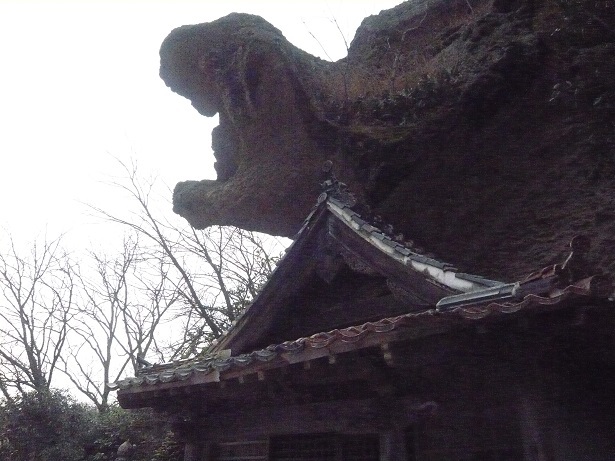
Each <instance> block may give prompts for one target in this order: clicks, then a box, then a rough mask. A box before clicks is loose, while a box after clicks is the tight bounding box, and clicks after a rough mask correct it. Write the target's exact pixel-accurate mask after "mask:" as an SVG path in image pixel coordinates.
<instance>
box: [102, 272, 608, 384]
mask: <svg viewBox="0 0 615 461" xmlns="http://www.w3.org/2000/svg"><path fill="white" fill-rule="evenodd" d="M547 269H549V270H545V271H542V272H541V273H538V274H539V275H538V276H536V277H535V278H531V279H528V280H536V279H546V278H548V277H551V276H552V275H553V274H552V272H553V270H552V269H550V268H547ZM523 283H524V282H521V284H523ZM611 290H612V284H611V281H610V279H609V278H607V277H604V276H600V275H597V276H593V277H588V278H585V279H582V280H580V281H578V282H576V283H573V284H570V285H568V286H566V287H564V288H557V287H556V288H552V289H550V290H549V291H548V292H547V293H543V294H536V293H528V294H526V295H525V296H523V298H521V299H516V300H513V301H492V302H488V303H482V304H480V303H477V304H473V305H466V306H462V307H456V308H453V309H450V310H446V311H440V310H438V309H428V310H425V311H422V312H413V313H408V314H404V315H399V316H396V317H389V318H383V319H381V320H379V321H376V322H367V323H364V324H362V325H357V326H352V327H348V328H342V329H335V330H331V331H328V332H322V333H317V334H315V335H312V336H309V337H305V338H299V339H296V340H294V341H287V342H284V343H281V344H274V345H271V346H269V347H267V348H265V349H260V350H256V351H253V352H250V353H248V354H242V355H238V356H235V357H220V356H217V357H213V356H209V357H203V358H194V359H191V360H186V361H183V362H174V363H168V364H161V365H154V366H152V367H149V368H146V369H143V370H142V372H141V373H140V375H139V376H137V377H132V378H126V379H123V380H121V381H118V382H117V383H113V384H111V385H110V387H111V388H112V390H116V389H120V391H122V390H134V391H137V390H138V389H141V388H143V389H144V390H145V389H148V388H149V387H147V386H159V385H163V384H165V383H173V382H179V381H187V380H190V381H198V383H205V382H215V381H220V380H221V379H224V378H225V375H226V374H230V373H232V372H240V373H241V371H245V372H246V374H247V373H256V372H258V371H259V370H262V369H266V368H276V367H282V366H286V365H288V364H290V363H297V362H303V361H308V360H313V359H315V358H319V357H323V356H328V355H332V354H336V353H342V352H347V351H351V350H355V349H361V348H364V347H370V346H376V345H379V344H384V343H386V342H389V341H394V340H400V339H404V338H406V337H408V338H410V337H411V338H416V337H420V336H425V335H429V334H432V333H434V332H437V331H439V329H441V328H442V327H448V326H453V325H455V324H458V323H460V322H462V323H463V322H466V321H471V322H476V321H481V320H482V319H484V318H486V317H488V316H493V317H495V316H504V315H506V314H514V313H517V312H520V311H522V310H530V309H533V310H538V309H541V308H548V307H554V306H555V307H557V306H561V305H563V304H564V302H565V301H567V300H572V299H575V298H579V299H582V298H602V299H604V298H606V297H607V296H608V295H609V294H610V292H611ZM397 333H399V334H397ZM234 374H236V373H234ZM190 384H192V382H189V383H186V385H190Z"/></svg>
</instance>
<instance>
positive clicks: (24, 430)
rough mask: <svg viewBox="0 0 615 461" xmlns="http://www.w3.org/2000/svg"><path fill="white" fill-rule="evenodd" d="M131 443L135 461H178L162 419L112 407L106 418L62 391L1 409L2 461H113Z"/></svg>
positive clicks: (30, 396)
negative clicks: (119, 448) (119, 449)
mask: <svg viewBox="0 0 615 461" xmlns="http://www.w3.org/2000/svg"><path fill="white" fill-rule="evenodd" d="M126 440H129V441H130V443H132V444H133V445H134V447H135V449H134V451H133V454H132V456H131V457H130V460H131V461H176V460H180V459H182V449H181V445H180V444H179V443H178V441H177V440H176V437H175V435H174V433H173V432H172V431H171V430H170V429H169V427H168V424H166V422H165V421H164V418H161V417H160V416H157V415H155V414H153V413H152V412H151V411H149V410H139V411H126V410H123V409H121V408H119V407H117V406H112V407H110V408H109V410H108V411H106V412H104V413H98V412H97V411H96V410H94V409H93V408H91V407H89V406H86V405H82V404H80V403H77V402H75V401H74V400H73V399H72V398H71V397H69V396H67V395H66V394H65V393H63V392H60V391H51V392H49V393H44V394H38V393H34V392H32V393H29V394H25V395H24V396H22V397H20V398H18V399H16V400H15V401H13V402H4V403H1V404H0V459H1V460H3V461H52V460H53V461H56V460H62V461H113V460H115V459H116V457H117V449H118V447H119V446H120V444H122V443H123V442H124V441H126Z"/></svg>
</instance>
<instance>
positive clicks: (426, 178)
mask: <svg viewBox="0 0 615 461" xmlns="http://www.w3.org/2000/svg"><path fill="white" fill-rule="evenodd" d="M614 30H615V6H614V5H613V3H612V2H609V1H594V0H592V1H589V0H573V1H563V0H544V1H540V2H538V1H535V0H470V1H467V0H422V1H409V2H406V3H403V4H401V5H399V6H398V7H396V8H393V9H391V10H388V11H384V12H382V13H381V14H380V15H377V16H371V17H369V18H366V19H365V20H364V21H363V24H362V25H361V27H360V28H359V30H358V31H357V35H356V37H355V39H354V40H353V42H352V43H351V45H350V49H349V53H348V56H347V57H346V58H345V59H343V60H341V61H338V62H335V63H330V62H325V61H322V60H320V59H318V58H315V57H313V56H311V55H308V54H307V53H305V52H303V51H301V50H299V49H297V48H296V47H294V46H293V45H291V44H290V43H289V42H288V41H286V39H285V38H284V37H283V36H282V34H281V33H280V31H278V30H277V29H276V28H274V27H273V26H271V25H270V24H269V23H267V22H266V21H264V20H263V19H261V18H258V17H255V16H250V15H244V14H232V15H229V16H227V17H225V18H222V19H219V20H217V21H213V22H211V23H207V24H200V25H193V26H183V27H180V28H178V29H176V30H174V31H173V32H172V33H171V34H170V35H169V37H168V38H167V39H166V40H165V41H164V43H163V45H162V48H161V52H160V53H161V71H160V72H161V76H162V78H163V79H164V81H165V82H166V83H167V85H168V86H170V87H171V89H172V90H173V91H175V92H177V93H179V94H181V95H183V96H185V97H187V98H189V99H190V100H191V101H192V104H193V105H194V107H195V108H196V109H197V110H198V111H199V112H200V113H201V114H203V115H205V116H212V115H214V114H216V113H218V114H219V117H220V126H219V127H217V128H216V130H215V132H214V134H213V147H214V151H215V156H216V160H217V162H216V171H217V174H218V179H217V180H216V181H186V182H183V183H180V184H178V185H177V187H176V189H175V193H174V208H175V211H176V212H177V213H179V214H180V215H182V216H184V217H185V218H186V219H187V220H188V221H189V222H190V223H191V224H192V225H194V226H195V227H206V226H208V225H214V224H230V225H236V226H239V227H243V228H247V229H254V230H259V231H264V232H268V233H273V234H278V235H287V236H291V235H293V233H294V232H295V231H296V230H297V229H298V227H299V226H300V224H301V222H302V220H303V218H304V217H305V215H306V214H307V213H308V212H309V209H310V208H311V206H312V205H313V204H314V202H315V199H316V197H317V195H318V193H319V183H320V181H321V180H322V171H321V165H322V164H323V163H324V162H325V161H326V160H331V161H332V162H333V170H334V172H335V174H336V176H337V177H338V178H340V179H341V180H342V181H344V182H345V183H347V184H348V185H349V188H350V189H351V190H352V191H353V192H354V193H355V195H356V196H357V198H358V200H359V201H360V202H361V203H363V204H366V205H368V206H369V209H370V213H372V214H373V215H379V216H381V217H382V220H383V221H384V222H387V223H390V224H392V225H393V228H394V232H395V233H396V234H397V233H403V234H404V235H405V236H406V237H407V238H411V239H413V240H414V241H415V242H416V243H417V244H419V245H421V246H423V247H425V248H428V249H429V250H430V251H433V252H434V253H435V254H436V255H437V256H438V257H439V258H441V259H445V260H447V261H449V262H451V263H453V264H456V265H457V266H458V267H460V269H465V270H471V271H472V272H475V273H483V274H485V275H490V276H497V277H500V278H515V277H519V276H520V275H521V274H523V273H525V272H528V271H530V270H532V269H535V268H536V267H540V266H541V265H547V264H551V263H554V262H560V261H561V260H562V257H563V255H564V254H565V253H566V251H567V249H566V247H565V245H566V244H567V242H569V241H570V239H571V237H572V236H574V235H577V234H585V235H588V236H589V237H590V238H591V239H592V241H593V245H592V249H591V252H590V255H589V259H590V260H592V261H595V262H596V263H597V264H599V265H601V266H602V267H603V268H604V269H605V270H608V271H611V272H612V271H614V270H615V263H614V261H615V257H614V256H615V252H614V251H613V250H615V59H613V56H615V32H613V31H614Z"/></svg>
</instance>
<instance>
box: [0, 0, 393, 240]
mask: <svg viewBox="0 0 615 461" xmlns="http://www.w3.org/2000/svg"><path fill="white" fill-rule="evenodd" d="M399 3H401V2H400V1H399V0H380V1H377V0H311V1H290V0H286V1H282V0H281V1H274V0H263V1H254V0H253V1H237V0H226V1H210V0H200V1H183V2H182V1H145V0H142V1H136V0H135V1H130V2H129V1H113V0H108V1H106V2H94V1H87V0H82V1H73V2H68V1H64V2H56V1H44V2H42V1H41V2H33V1H23V0H22V1H7V0H0V56H1V59H2V63H1V65H0V69H1V73H0V153H1V155H2V164H1V165H0V194H1V197H2V198H1V200H0V226H3V227H4V228H6V229H8V230H9V231H10V232H11V233H12V234H14V235H20V236H30V235H32V236H34V235H35V234H37V233H41V232H43V231H44V230H45V229H46V228H47V229H48V230H47V232H48V233H50V234H52V235H56V234H58V233H60V232H67V236H66V238H65V240H66V239H69V240H70V239H72V240H73V241H75V242H85V241H87V240H88V239H92V238H93V239H97V238H99V237H98V236H97V234H96V227H95V226H92V224H91V221H92V220H91V218H88V217H87V216H85V214H84V206H83V205H82V204H81V202H87V203H92V204H94V205H97V206H101V207H104V208H107V209H109V208H112V209H119V208H121V207H122V206H123V203H122V202H121V201H120V200H118V199H117V197H114V194H113V192H112V191H110V189H109V186H107V185H105V184H104V183H105V182H106V181H108V179H109V176H110V175H113V174H117V173H119V170H118V168H117V165H116V163H115V161H114V160H113V157H118V158H120V159H122V160H123V161H130V158H131V157H133V158H136V159H138V162H139V167H140V170H141V171H142V172H144V173H145V172H151V173H154V174H156V175H157V176H158V177H159V179H160V181H162V182H164V183H166V184H168V185H169V187H171V188H172V187H173V185H174V184H175V183H176V182H177V181H180V180H186V179H205V178H208V179H214V178H215V174H214V171H213V155H212V154H211V148H210V144H211V129H212V128H213V127H214V126H215V125H216V124H217V120H216V119H215V118H214V119H207V118H205V117H202V116H200V115H199V114H198V113H197V112H196V111H195V110H194V109H193V108H192V107H191V106H190V103H189V101H188V100H186V99H184V98H182V97H181V96H178V95H176V94H174V93H173V92H171V91H170V90H169V89H168V88H166V87H165V85H164V83H163V82H162V80H160V78H159V77H158V66H159V57H158V50H159V47H160V44H161V42H162V40H163V39H164V38H165V37H166V35H167V34H168V33H169V32H170V31H171V30H172V29H173V28H175V27H178V26H180V25H183V24H195V23H201V22H209V21H212V20H214V19H217V18H219V17H222V16H224V15H226V14H228V13H230V12H233V11H237V12H247V13H253V14H258V15H260V16H262V17H264V18H265V19H267V20H268V21H269V22H271V23H272V24H273V25H275V26H276V27H277V28H279V29H280V30H281V31H282V32H283V33H284V35H285V36H286V38H287V39H289V40H290V41H291V42H292V43H294V44H295V45H297V46H298V47H300V48H302V49H304V50H306V51H308V52H310V53H312V54H315V55H319V56H321V57H322V58H323V59H326V56H324V53H323V50H322V49H321V47H320V45H319V44H318V43H317V42H316V40H315V39H314V38H313V37H312V36H311V35H310V33H312V34H313V35H314V36H316V37H317V38H318V40H319V41H320V42H321V43H322V45H323V47H324V48H325V49H326V52H327V54H328V55H329V56H330V57H331V58H332V59H333V60H337V59H340V58H342V57H343V56H344V55H345V53H346V50H345V46H344V41H343V39H342V37H341V36H340V33H339V31H338V30H337V28H336V26H335V25H334V24H333V22H332V19H333V18H335V20H336V21H337V22H338V24H339V26H340V28H341V29H342V31H343V33H344V35H345V36H346V39H347V40H348V41H349V42H350V40H351V39H352V37H353V36H354V32H355V30H356V28H357V27H358V25H359V24H360V22H361V20H362V19H363V18H364V17H366V16H369V15H371V14H376V13H378V12H379V11H380V10H382V9H387V8H390V7H392V6H394V5H396V4H399ZM168 198H170V197H168Z"/></svg>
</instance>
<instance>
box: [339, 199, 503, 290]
mask: <svg viewBox="0 0 615 461" xmlns="http://www.w3.org/2000/svg"><path fill="white" fill-rule="evenodd" d="M327 208H328V210H329V211H330V212H331V213H332V214H333V215H335V216H336V217H338V218H339V219H340V221H341V222H343V223H344V224H346V225H347V226H348V227H349V228H351V229H352V230H353V231H354V232H355V233H356V234H357V235H359V236H361V237H362V238H363V239H364V240H365V241H367V242H368V243H370V244H371V245H373V246H374V247H376V248H378V249H379V250H380V251H382V252H383V253H386V254H388V255H389V256H390V257H391V258H392V259H394V260H396V261H397V262H399V263H401V264H403V265H404V266H406V267H408V268H409V269H412V270H414V271H416V272H419V273H421V274H423V275H424V276H425V278H427V279H431V280H433V281H435V282H437V283H439V284H441V285H444V286H446V287H448V288H450V289H452V290H456V291H461V292H468V291H474V290H478V289H481V288H485V287H492V286H499V285H504V283H503V282H499V281H495V280H489V279H486V278H484V277H481V276H478V275H471V274H464V273H460V272H459V271H458V269H457V268H456V267H455V266H453V265H452V264H449V263H446V262H443V261H439V260H437V259H434V258H430V257H428V256H425V255H422V254H420V253H418V252H416V251H415V250H414V249H412V248H410V247H408V246H406V245H404V244H402V243H400V242H396V241H395V240H393V239H392V238H391V237H390V236H389V235H387V234H386V233H385V232H383V230H382V229H380V228H378V227H376V226H373V225H371V224H369V223H368V222H367V221H365V220H364V219H363V218H361V217H360V216H359V215H358V214H357V213H356V212H354V211H352V209H351V207H350V206H349V205H348V204H345V203H344V202H341V201H339V200H337V199H335V198H331V197H330V198H328V199H327Z"/></svg>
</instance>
